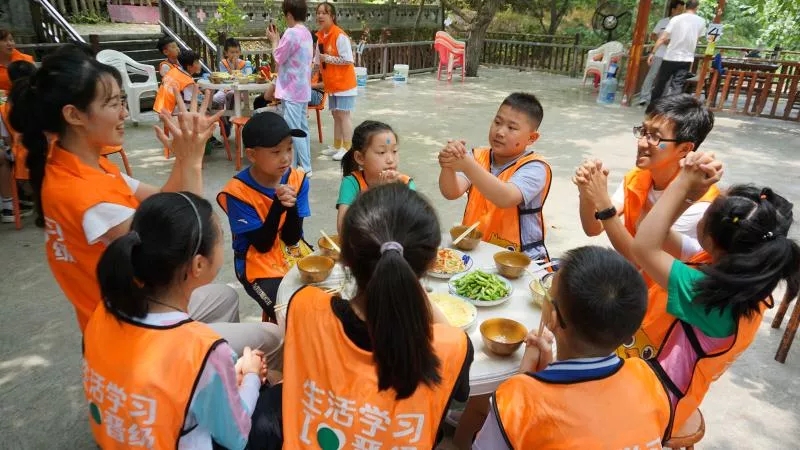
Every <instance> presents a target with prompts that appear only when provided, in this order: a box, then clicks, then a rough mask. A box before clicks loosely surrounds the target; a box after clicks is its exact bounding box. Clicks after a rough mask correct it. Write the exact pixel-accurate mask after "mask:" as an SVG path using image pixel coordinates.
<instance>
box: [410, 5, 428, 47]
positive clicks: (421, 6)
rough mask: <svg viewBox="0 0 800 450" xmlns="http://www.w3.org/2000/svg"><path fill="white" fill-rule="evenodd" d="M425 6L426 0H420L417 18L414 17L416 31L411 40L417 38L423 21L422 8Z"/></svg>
mask: <svg viewBox="0 0 800 450" xmlns="http://www.w3.org/2000/svg"><path fill="white" fill-rule="evenodd" d="M424 8H425V0H419V9H418V10H417V18H416V19H414V31H413V32H412V33H411V40H412V41H416V40H417V30H418V29H419V23H420V21H422V10H423V9H424Z"/></svg>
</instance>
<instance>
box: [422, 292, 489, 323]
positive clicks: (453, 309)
mask: <svg viewBox="0 0 800 450" xmlns="http://www.w3.org/2000/svg"><path fill="white" fill-rule="evenodd" d="M428 299H429V300H430V301H431V303H433V304H434V305H436V307H438V308H439V310H440V311H441V312H442V314H444V316H445V317H447V321H448V322H450V325H452V326H454V327H458V328H461V329H462V330H467V329H469V328H471V327H472V325H474V324H475V321H476V319H477V318H478V310H477V309H475V306H474V305H472V304H470V303H468V302H466V301H464V300H461V299H460V298H458V297H454V296H452V295H450V294H445V293H433V294H428Z"/></svg>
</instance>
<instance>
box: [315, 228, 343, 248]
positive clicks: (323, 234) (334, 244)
mask: <svg viewBox="0 0 800 450" xmlns="http://www.w3.org/2000/svg"><path fill="white" fill-rule="evenodd" d="M319 232H320V233H322V237H324V238H325V240H326V241H328V243H329V244H331V247H333V249H334V250H336V251H337V252H338V253H342V249H341V248H339V246H338V245H336V242H333V239H331V237H330V236H328V234H327V233H325V231H323V230H319Z"/></svg>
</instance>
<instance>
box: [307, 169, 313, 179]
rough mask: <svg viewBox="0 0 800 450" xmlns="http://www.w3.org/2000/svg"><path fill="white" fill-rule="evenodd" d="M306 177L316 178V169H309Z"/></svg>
mask: <svg viewBox="0 0 800 450" xmlns="http://www.w3.org/2000/svg"><path fill="white" fill-rule="evenodd" d="M306 178H309V179H311V178H314V171H313V170H309V171H308V172H306Z"/></svg>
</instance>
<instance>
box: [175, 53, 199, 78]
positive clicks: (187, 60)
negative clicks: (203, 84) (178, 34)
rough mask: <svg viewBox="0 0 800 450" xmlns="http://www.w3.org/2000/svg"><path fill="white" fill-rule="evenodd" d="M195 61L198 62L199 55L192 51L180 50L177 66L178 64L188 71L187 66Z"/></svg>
mask: <svg viewBox="0 0 800 450" xmlns="http://www.w3.org/2000/svg"><path fill="white" fill-rule="evenodd" d="M197 61H200V55H198V54H197V53H195V52H194V51H192V50H181V53H180V54H179V55H178V64H180V65H181V67H183V68H184V70H186V69H188V68H189V66H191V65H192V64H194V63H195V62H197ZM190 75H191V74H190Z"/></svg>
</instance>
